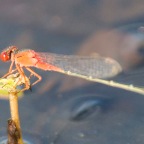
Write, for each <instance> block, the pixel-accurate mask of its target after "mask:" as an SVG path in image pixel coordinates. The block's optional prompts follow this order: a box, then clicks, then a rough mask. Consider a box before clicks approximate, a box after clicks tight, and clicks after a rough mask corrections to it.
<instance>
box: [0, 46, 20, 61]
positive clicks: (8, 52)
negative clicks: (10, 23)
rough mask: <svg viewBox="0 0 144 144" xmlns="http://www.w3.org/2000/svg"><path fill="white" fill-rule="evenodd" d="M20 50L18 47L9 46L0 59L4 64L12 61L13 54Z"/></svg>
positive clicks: (0, 55)
mask: <svg viewBox="0 0 144 144" xmlns="http://www.w3.org/2000/svg"><path fill="white" fill-rule="evenodd" d="M17 50H18V48H17V47H16V46H9V47H8V48H6V49H4V50H3V51H2V52H1V54H0V59H1V60H2V61H4V62H6V61H9V60H11V54H12V53H15V52H16V51H17Z"/></svg>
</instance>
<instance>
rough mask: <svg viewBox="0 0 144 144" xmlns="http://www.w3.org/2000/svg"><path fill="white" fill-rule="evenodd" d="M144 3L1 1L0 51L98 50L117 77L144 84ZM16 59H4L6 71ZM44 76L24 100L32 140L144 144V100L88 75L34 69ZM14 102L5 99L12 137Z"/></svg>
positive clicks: (2, 114) (2, 113) (1, 113)
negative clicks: (118, 70) (113, 63)
mask: <svg viewBox="0 0 144 144" xmlns="http://www.w3.org/2000/svg"><path fill="white" fill-rule="evenodd" d="M143 26H144V1H143V0H137V1H134V0H107V1H105V0H60V1H57V0H41V1H39V0H31V1H29V0H25V1H19V0H5V1H4V0H3V1H0V49H1V51H2V50H3V49H4V48H5V47H7V46H9V45H16V46H17V47H19V48H20V49H25V48H30V49H33V50H35V51H41V52H52V53H58V54H78V55H92V54H95V53H99V54H100V55H102V56H107V57H112V58H114V59H116V60H117V61H118V62H119V63H120V64H121V65H122V67H123V70H124V72H123V73H122V74H120V75H119V76H117V77H116V78H114V79H116V80H118V81H121V82H124V83H133V84H136V85H141V86H143V85H144V83H143V81H144V77H143V75H144V74H143V73H144V62H143V59H144V42H143V39H144V28H143ZM9 64H10V63H3V62H0V65H1V68H0V75H1V76H3V75H4V74H5V73H6V72H7V71H8V68H9ZM34 70H35V71H36V72H37V73H39V74H40V75H42V78H43V79H42V81H41V82H40V83H38V84H37V85H35V86H34V87H32V92H31V91H26V92H25V94H24V97H23V98H21V99H20V100H19V110H20V117H21V126H22V130H23V134H24V137H25V138H28V139H36V142H35V143H42V144H48V143H49V144H50V143H55V144H76V143H77V144H92V143H97V144H122V143H123V144H128V143H131V144H142V143H144V136H143V135H144V123H143V122H144V111H143V109H144V97H143V95H140V94H137V93H133V92H129V91H125V90H122V89H118V88H113V87H108V86H105V85H101V84H97V83H93V82H88V81H86V80H82V79H80V78H74V77H69V76H65V75H62V74H59V73H55V72H45V71H41V70H39V69H34ZM9 117H10V112H9V102H8V100H4V99H2V98H1V99H0V133H1V136H6V121H7V119H8V118H9Z"/></svg>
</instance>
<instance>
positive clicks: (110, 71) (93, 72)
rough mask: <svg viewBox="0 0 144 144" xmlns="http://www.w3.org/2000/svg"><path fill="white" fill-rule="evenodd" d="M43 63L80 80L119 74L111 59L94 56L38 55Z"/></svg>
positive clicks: (117, 66)
mask: <svg viewBox="0 0 144 144" xmlns="http://www.w3.org/2000/svg"><path fill="white" fill-rule="evenodd" d="M38 55H39V57H40V59H41V60H42V61H43V62H46V63H48V64H51V65H53V66H56V67H58V68H61V69H62V70H64V73H65V74H69V75H74V76H78V77H82V78H84V77H85V78H87V79H88V78H90V79H95V78H108V77H113V76H115V75H117V74H118V73H120V72H121V70H122V68H121V66H120V65H119V63H118V62H116V61H115V60H113V59H111V58H105V57H101V56H99V55H96V56H92V57H90V56H75V55H58V54H52V53H38Z"/></svg>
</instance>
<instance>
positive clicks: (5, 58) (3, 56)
mask: <svg viewBox="0 0 144 144" xmlns="http://www.w3.org/2000/svg"><path fill="white" fill-rule="evenodd" d="M0 59H1V60H2V61H4V62H6V61H9V60H10V55H9V53H7V52H2V53H1V54H0Z"/></svg>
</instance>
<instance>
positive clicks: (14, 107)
mask: <svg viewBox="0 0 144 144" xmlns="http://www.w3.org/2000/svg"><path fill="white" fill-rule="evenodd" d="M9 102H10V112H11V119H12V120H13V121H14V122H15V124H16V127H17V129H18V131H19V135H20V137H19V139H18V144H24V143H23V139H22V132H21V127H20V120H19V111H18V95H17V92H12V91H11V92H10V93H9Z"/></svg>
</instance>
